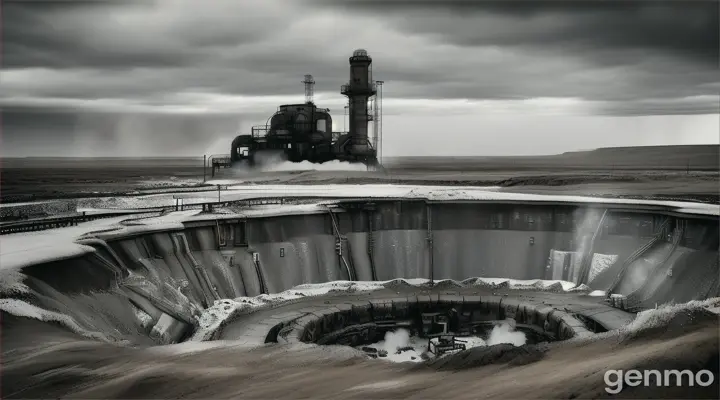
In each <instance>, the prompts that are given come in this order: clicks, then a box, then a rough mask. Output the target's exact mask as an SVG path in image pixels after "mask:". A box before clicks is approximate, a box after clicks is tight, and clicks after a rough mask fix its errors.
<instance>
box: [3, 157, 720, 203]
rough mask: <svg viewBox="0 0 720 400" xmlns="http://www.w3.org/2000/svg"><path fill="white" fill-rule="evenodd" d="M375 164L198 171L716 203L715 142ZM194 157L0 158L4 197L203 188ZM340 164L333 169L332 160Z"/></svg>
mask: <svg viewBox="0 0 720 400" xmlns="http://www.w3.org/2000/svg"><path fill="white" fill-rule="evenodd" d="M383 162H384V169H383V170H380V171H372V172H366V171H359V170H358V168H357V167H355V168H349V169H350V170H340V169H338V168H337V167H336V168H326V167H323V166H316V167H313V168H316V170H309V168H308V167H307V166H305V165H298V166H292V165H291V166H284V168H282V169H276V170H271V171H248V170H246V169H243V168H233V169H222V170H220V171H218V172H217V174H216V176H215V177H211V171H210V169H209V168H208V169H207V170H206V171H205V172H206V178H207V180H209V181H212V180H213V179H214V180H228V179H229V180H236V181H242V182H246V183H248V184H265V183H272V184H283V183H287V184H330V183H347V184H362V183H387V184H428V185H454V186H501V187H503V190H507V191H513V192H529V193H549V192H552V193H554V194H577V195H597V196H611V197H618V196H622V197H654V198H663V199H690V200H695V201H707V202H715V203H717V202H718V179H719V178H720V146H716V145H703V146H658V147H638V148H612V149H598V150H593V151H587V152H575V153H565V154H561V155H556V156H539V157H403V158H388V159H386V160H383ZM202 164H203V161H202V159H201V158H200V159H191V158H187V159H169V158H166V159H41V158H25V159H5V160H3V161H2V169H1V170H0V172H1V175H0V188H1V189H2V190H1V192H0V195H1V196H2V201H3V202H13V201H30V200H39V199H49V198H58V197H88V196H93V197H94V196H112V195H121V194H123V195H124V194H128V193H132V192H134V191H136V190H139V191H142V192H145V193H146V192H147V191H148V190H157V189H161V188H181V187H183V188H187V187H197V186H202V185H203V167H202ZM341 168H342V167H341Z"/></svg>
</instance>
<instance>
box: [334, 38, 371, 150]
mask: <svg viewBox="0 0 720 400" xmlns="http://www.w3.org/2000/svg"><path fill="white" fill-rule="evenodd" d="M371 64H372V58H370V56H369V55H368V54H367V51H365V50H363V49H358V50H355V51H354V52H353V55H352V57H350V82H349V83H348V84H345V85H343V86H342V88H341V90H340V93H342V94H344V95H345V96H347V97H348V100H349V102H350V132H349V134H350V141H351V142H350V151H351V152H352V154H355V155H369V154H371V153H372V152H373V149H372V148H371V147H370V146H368V144H369V143H368V119H369V118H368V99H369V98H370V97H371V96H373V95H375V93H376V90H375V84H374V83H373V80H372V69H371Z"/></svg>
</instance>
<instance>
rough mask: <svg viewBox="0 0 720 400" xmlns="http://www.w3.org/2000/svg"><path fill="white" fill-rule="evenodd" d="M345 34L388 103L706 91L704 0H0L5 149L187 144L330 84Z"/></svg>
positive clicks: (638, 109)
mask: <svg viewBox="0 0 720 400" xmlns="http://www.w3.org/2000/svg"><path fill="white" fill-rule="evenodd" d="M358 47H365V48H367V49H368V51H369V52H370V54H371V55H372V56H373V58H374V60H375V62H374V74H375V75H374V76H375V78H376V79H383V80H385V81H386V82H387V85H386V90H385V93H386V94H387V95H389V96H390V97H393V98H414V99H471V100H510V101H513V100H525V99H529V98H575V99H579V100H585V101H587V102H588V103H593V104H601V106H597V107H594V108H593V109H594V110H596V112H597V113H600V114H611V115H650V114H698V113H707V112H713V110H716V108H715V106H716V105H717V101H716V100H717V96H718V91H719V90H720V79H719V78H718V76H717V75H718V74H717V71H718V66H717V58H718V5H717V2H696V1H692V0H688V1H670V0H668V1H662V0H660V1H632V0H630V1H612V0H609V1H602V2H597V1H585V0H577V1H571V2H567V1H564V2H557V1H555V2H553V1H532V2H529V1H522V2H520V1H514V0H507V1H502V2H497V1H471V0H468V1H452V0H443V1H393V0H378V1H362V0H355V1H345V0H327V1H318V0H227V1H222V0H216V1H213V2H198V1H193V0H184V1H182V0H178V1H173V0H140V1H121V0H117V1H112V0H108V1H103V0H97V1H6V2H4V3H3V6H2V47H1V51H2V60H1V62H2V67H3V73H2V77H0V107H2V108H3V110H4V113H5V114H6V115H5V118H4V120H3V128H4V129H3V142H4V151H6V152H7V151H9V150H8V146H10V147H9V148H15V149H29V148H30V147H27V146H30V145H31V144H32V141H33V139H32V138H34V137H36V136H37V135H41V134H42V132H48V131H49V130H50V128H51V127H53V129H52V132H53V133H52V135H53V136H52V137H50V136H48V137H47V138H46V141H45V143H49V142H52V141H54V140H56V141H57V143H58V144H57V146H61V145H60V144H61V143H74V144H83V143H84V146H85V148H87V149H95V150H93V151H101V150H102V149H103V148H105V147H106V146H107V143H116V144H117V146H118V148H125V149H129V150H128V151H130V150H132V149H134V147H133V146H135V145H136V143H140V142H141V141H140V139H142V138H145V137H151V138H152V139H150V140H149V143H150V144H149V145H148V146H146V147H142V146H140V145H138V146H140V147H138V149H137V151H144V150H146V149H154V150H153V151H158V149H161V150H168V149H172V150H173V151H175V150H177V151H178V152H184V151H186V150H190V149H186V148H184V147H183V146H184V145H181V144H174V142H175V141H179V140H182V141H183V143H193V144H192V145H190V146H191V147H193V146H195V147H197V144H198V143H206V142H209V141H212V140H214V138H216V136H215V135H221V134H220V133H216V132H220V131H222V132H224V134H225V135H227V136H232V135H233V134H234V133H235V132H236V131H237V127H236V126H235V125H238V124H240V122H238V121H241V122H242V124H247V126H249V124H252V123H263V122H264V121H265V119H266V118H267V116H269V115H270V114H272V112H273V111H274V110H275V106H276V104H275V103H267V104H266V103H263V102H262V101H261V100H254V99H253V98H252V96H269V95H283V96H287V95H295V96H302V84H301V83H300V81H301V80H302V76H303V74H306V73H311V74H313V75H314V76H315V79H316V81H317V85H316V93H319V94H320V95H323V94H327V93H332V94H333V95H336V96H337V95H338V92H339V87H340V85H341V84H343V83H345V82H346V81H347V79H348V65H347V63H348V58H347V57H348V56H349V55H350V53H351V52H352V50H353V49H355V48H358ZM198 94H199V95H198ZM713 96H714V97H713ZM248 97H250V98H249V99H248ZM332 101H333V102H338V101H342V100H338V101H335V100H332ZM340 104H341V103H340ZM323 105H324V106H329V107H331V108H333V107H338V106H337V104H334V103H332V102H331V104H323ZM21 106H22V107H24V108H21ZM340 106H341V105H340ZM189 108H192V109H193V110H192V112H190V113H191V114H193V115H189V116H188V115H185V116H184V115H183V113H184V112H185V111H183V110H187V109H189ZM404 111H405V110H394V111H393V110H388V112H396V113H399V112H404ZM169 114H173V115H169ZM202 114H205V115H202ZM337 119H339V118H337ZM43 121H44V122H43ZM50 121H53V123H51V122H50ZM172 132H176V133H172ZM37 137H39V136H37ZM133 137H134V138H135V139H133ZM191 137H192V138H194V139H193V140H190V138H191ZM48 141H49V142H48ZM13 143H16V144H17V146H15V145H14V144H13ZM91 143H94V144H91ZM13 146H15V147H13ZM53 148H55V147H53ZM57 148H58V149H59V148H60V147H57ZM18 151H20V150H18ZM22 151H25V150H22ZM132 151H136V150H132Z"/></svg>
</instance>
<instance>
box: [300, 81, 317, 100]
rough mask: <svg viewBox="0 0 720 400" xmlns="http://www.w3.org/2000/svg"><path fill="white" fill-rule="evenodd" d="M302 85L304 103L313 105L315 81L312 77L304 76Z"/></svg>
mask: <svg viewBox="0 0 720 400" xmlns="http://www.w3.org/2000/svg"><path fill="white" fill-rule="evenodd" d="M303 83H304V84H305V103H308V104H310V103H313V102H314V99H313V97H314V96H315V79H313V76H312V75H305V80H304V81H303Z"/></svg>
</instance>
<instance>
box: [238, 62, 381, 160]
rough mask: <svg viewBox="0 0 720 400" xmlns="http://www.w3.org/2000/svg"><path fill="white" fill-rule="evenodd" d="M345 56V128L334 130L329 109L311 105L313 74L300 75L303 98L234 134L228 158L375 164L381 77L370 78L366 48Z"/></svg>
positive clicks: (342, 91)
mask: <svg viewBox="0 0 720 400" xmlns="http://www.w3.org/2000/svg"><path fill="white" fill-rule="evenodd" d="M349 62H350V80H349V82H348V83H346V84H344V85H342V87H341V89H340V93H342V94H343V95H345V96H347V98H348V106H347V108H348V113H349V118H348V119H349V130H348V131H347V132H333V119H332V116H331V115H330V110H329V109H327V108H320V107H318V106H316V105H315V102H314V99H313V97H314V85H315V80H314V79H313V77H312V75H305V80H304V81H303V83H304V84H305V102H304V103H301V104H284V105H281V106H280V107H279V108H278V111H277V112H276V113H275V114H274V115H273V116H271V117H270V118H269V119H268V121H267V123H266V124H265V125H257V126H253V127H252V130H251V132H250V134H249V135H247V134H245V135H240V136H237V137H236V138H235V139H234V140H233V142H232V145H231V149H230V159H231V162H232V163H233V164H234V163H239V162H247V163H248V164H249V165H251V166H255V165H258V164H259V163H262V160H263V159H264V157H263V156H266V155H267V156H270V157H277V156H279V157H281V158H282V159H284V160H287V161H291V162H300V161H310V162H313V163H323V162H326V161H331V160H340V161H349V162H360V163H363V164H366V165H368V166H375V165H378V149H379V146H380V138H381V129H382V128H381V124H380V122H381V121H380V120H381V114H382V107H381V103H382V89H381V88H382V83H383V82H382V81H374V80H373V77H372V58H371V57H370V56H369V55H368V53H367V51H366V50H363V49H358V50H355V51H354V52H353V55H352V57H350V59H349ZM378 88H380V91H379V92H380V96H378ZM370 122H373V129H372V131H373V134H372V136H370V135H369V131H370V126H369V123H370Z"/></svg>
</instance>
